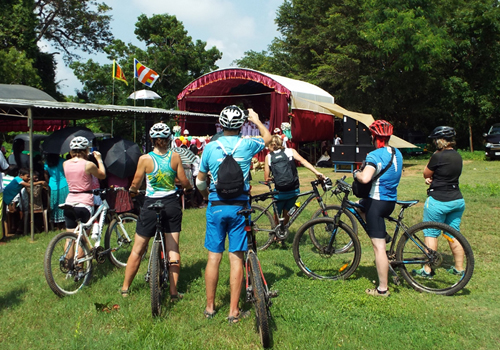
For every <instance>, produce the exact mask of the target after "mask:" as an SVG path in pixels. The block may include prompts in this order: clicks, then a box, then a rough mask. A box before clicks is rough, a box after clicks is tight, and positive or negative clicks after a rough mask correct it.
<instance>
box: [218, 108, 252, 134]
mask: <svg viewBox="0 0 500 350" xmlns="http://www.w3.org/2000/svg"><path fill="white" fill-rule="evenodd" d="M246 118H247V117H246V114H245V112H244V111H243V110H242V109H241V108H239V107H238V106H234V105H232V106H227V107H226V108H224V109H223V110H222V112H220V116H219V123H220V125H222V127H224V128H226V129H239V128H241V126H242V125H243V124H244V123H245V120H246Z"/></svg>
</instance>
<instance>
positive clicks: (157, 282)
mask: <svg viewBox="0 0 500 350" xmlns="http://www.w3.org/2000/svg"><path fill="white" fill-rule="evenodd" d="M164 266H165V264H164V257H163V253H162V249H161V243H160V242H154V243H153V248H152V249H151V279H150V282H149V283H150V287H151V313H152V315H153V317H156V316H160V314H161V304H162V301H163V287H164V285H163V284H164V277H165V271H164Z"/></svg>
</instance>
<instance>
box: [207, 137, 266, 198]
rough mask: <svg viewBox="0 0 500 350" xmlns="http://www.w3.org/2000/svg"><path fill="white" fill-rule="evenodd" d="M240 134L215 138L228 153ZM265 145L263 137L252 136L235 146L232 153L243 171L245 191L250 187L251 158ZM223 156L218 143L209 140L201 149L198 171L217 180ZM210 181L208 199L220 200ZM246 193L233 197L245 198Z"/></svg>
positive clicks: (246, 196)
mask: <svg viewBox="0 0 500 350" xmlns="http://www.w3.org/2000/svg"><path fill="white" fill-rule="evenodd" d="M240 137H241V135H234V136H221V137H219V138H218V139H217V140H218V141H219V142H220V143H222V145H223V146H224V149H225V150H226V152H227V153H228V154H231V153H232V152H233V148H234V146H235V145H236V143H237V142H238V140H239V139H240ZM264 147H265V143H264V139H263V138H262V137H253V138H243V139H242V140H241V142H240V144H239V146H238V148H236V151H235V152H234V154H233V158H234V160H236V162H237V163H238V165H239V166H240V167H241V170H242V171H243V176H244V178H245V191H246V192H248V190H249V189H250V183H249V180H248V175H249V173H250V166H251V164H252V158H253V156H254V155H256V154H257V153H259V152H260V151H262V150H263V149H264ZM224 157H225V153H224V151H223V150H222V148H221V147H220V146H219V144H218V143H217V142H215V141H210V142H209V143H208V145H206V146H205V149H204V150H203V154H202V156H201V163H200V171H201V172H203V173H208V172H209V171H210V173H211V174H212V179H213V180H214V181H217V173H218V171H219V166H220V164H221V163H222V160H223V159H224ZM214 181H212V182H211V183H210V187H209V191H210V194H209V196H208V200H209V201H218V200H222V199H221V198H219V196H218V195H217V191H216V189H215V183H214ZM247 199H248V195H247V194H242V195H241V196H239V197H237V198H235V199H234V200H247Z"/></svg>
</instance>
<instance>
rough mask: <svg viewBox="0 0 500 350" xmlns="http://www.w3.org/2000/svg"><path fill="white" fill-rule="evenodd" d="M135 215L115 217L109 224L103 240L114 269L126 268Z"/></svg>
mask: <svg viewBox="0 0 500 350" xmlns="http://www.w3.org/2000/svg"><path fill="white" fill-rule="evenodd" d="M136 226H137V215H135V214H132V213H124V214H120V215H118V217H115V218H114V219H113V220H112V221H111V222H110V224H109V226H108V230H107V231H106V237H105V239H104V247H105V249H106V250H108V249H111V250H110V252H109V260H110V261H111V263H113V265H115V266H116V267H125V266H127V261H128V257H129V256H130V253H131V252H132V247H133V246H134V237H135V229H136Z"/></svg>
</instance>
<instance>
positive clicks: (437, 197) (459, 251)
mask: <svg viewBox="0 0 500 350" xmlns="http://www.w3.org/2000/svg"><path fill="white" fill-rule="evenodd" d="M455 135H456V132H455V129H453V128H452V127H450V126H438V127H437V128H435V129H434V130H433V131H432V133H431V134H430V135H429V138H431V139H432V140H433V142H434V145H435V146H436V148H437V150H436V152H434V154H433V155H432V157H431V159H430V160H429V163H428V164H427V166H426V167H425V169H424V178H425V183H426V184H427V185H430V186H429V189H428V190H427V194H428V197H427V200H426V201H425V204H424V220H423V221H437V222H443V223H445V224H448V225H450V226H451V227H453V228H454V229H455V230H457V231H460V222H461V220H462V215H463V213H464V210H465V201H464V198H463V197H462V193H461V192H460V188H459V186H458V179H459V178H460V175H461V174H462V157H461V156H460V154H459V153H458V152H457V151H455V150H454V149H453V147H454V146H455V145H456V143H455ZM440 234H441V232H440V231H439V230H431V229H429V230H425V231H424V236H425V244H426V245H427V246H428V247H429V248H431V249H434V250H436V249H437V245H438V241H437V237H438V236H439V235H440ZM449 244H450V248H451V251H452V253H453V257H454V259H455V266H452V267H451V268H450V269H449V270H448V272H449V273H452V274H455V275H463V273H464V267H463V261H464V254H465V253H464V250H463V248H462V246H461V245H460V243H458V241H456V240H455V241H453V242H449ZM412 273H413V274H414V275H418V276H421V277H424V278H432V276H433V275H434V272H433V271H432V269H431V267H430V266H428V265H424V266H423V267H422V268H421V269H419V270H413V271H412Z"/></svg>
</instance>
